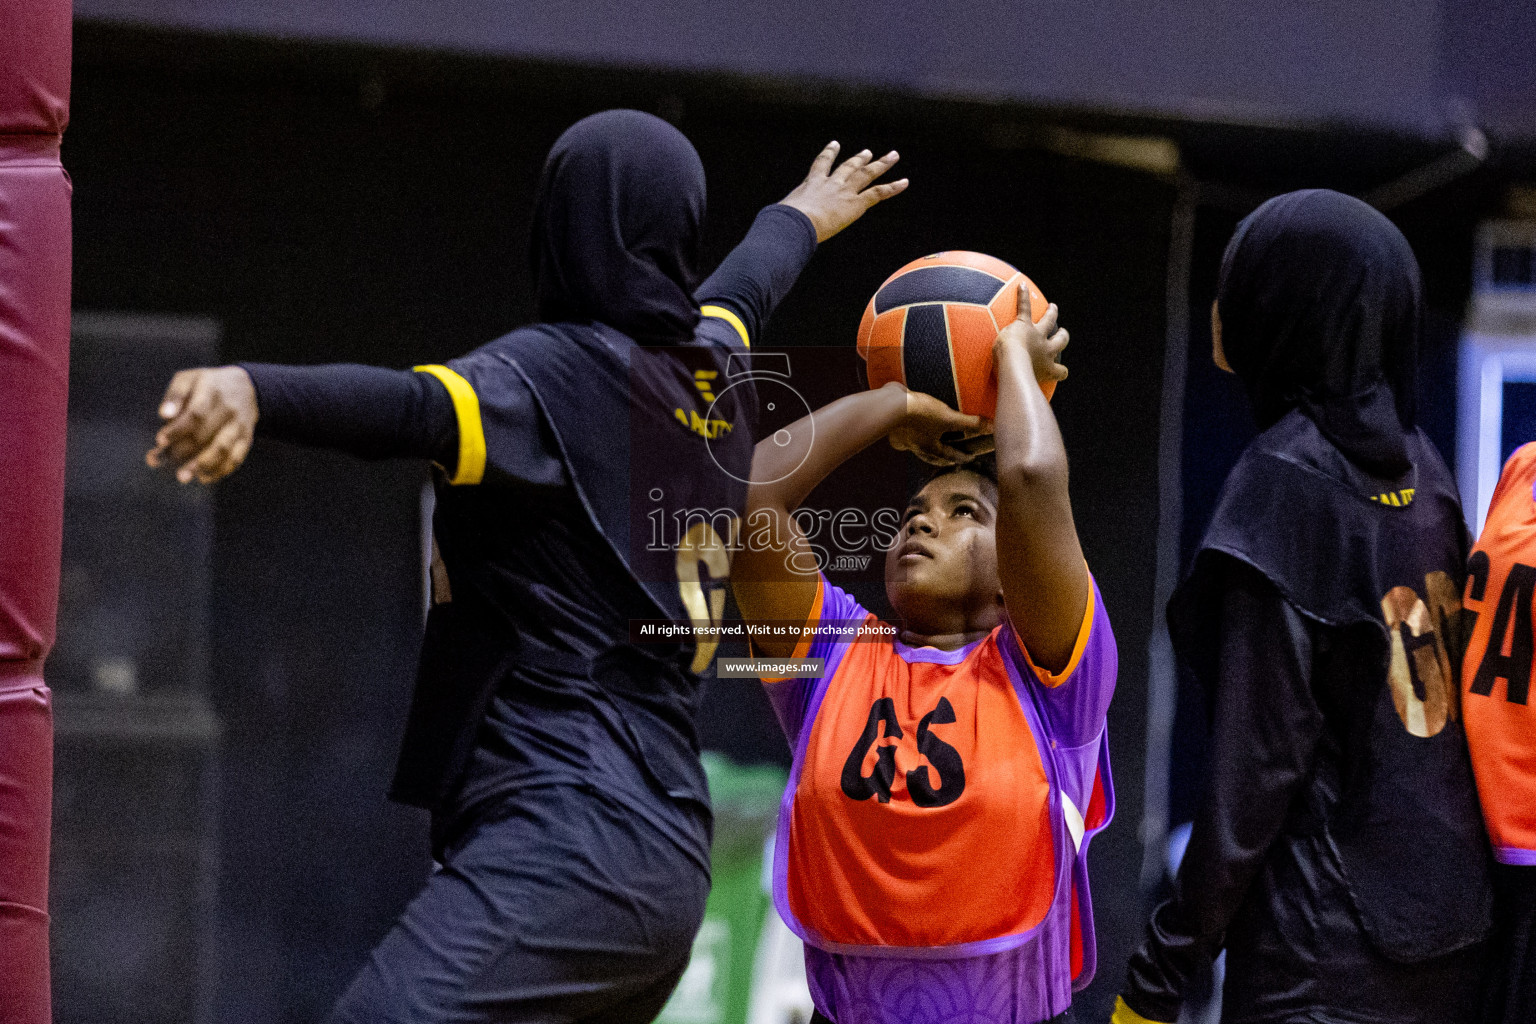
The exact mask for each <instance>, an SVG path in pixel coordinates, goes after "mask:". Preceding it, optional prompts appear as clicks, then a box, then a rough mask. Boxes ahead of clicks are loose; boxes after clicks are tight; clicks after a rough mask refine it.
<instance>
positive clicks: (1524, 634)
mask: <svg viewBox="0 0 1536 1024" xmlns="http://www.w3.org/2000/svg"><path fill="white" fill-rule="evenodd" d="M1488 572H1489V561H1488V553H1487V552H1486V551H1474V552H1472V557H1471V558H1470V559H1468V561H1467V600H1468V601H1477V602H1479V603H1482V602H1483V599H1484V598H1485V597H1487V590H1488ZM1533 597H1536V568H1533V567H1532V566H1529V565H1523V564H1521V563H1519V562H1516V563H1515V564H1514V565H1511V566H1510V567H1509V574H1508V575H1507V576H1505V578H1504V587H1503V589H1502V590H1501V591H1500V593H1499V597H1498V604H1497V605H1495V606H1494V613H1493V625H1492V627H1491V628H1490V629H1489V630H1488V642H1487V644H1485V645H1484V649H1483V656H1482V657H1481V658H1480V659H1478V665H1477V673H1476V674H1475V675H1474V676H1473V677H1472V682H1471V684H1470V685H1469V686H1468V687H1467V690H1468V692H1469V693H1472V694H1475V695H1477V696H1479V697H1491V696H1493V687H1494V684H1495V683H1497V682H1498V680H1500V679H1502V680H1504V696H1505V698H1506V699H1507V700H1509V701H1511V702H1512V703H1515V704H1524V703H1526V701H1527V700H1528V699H1529V698H1530V692H1531V660H1532V644H1533V637H1532V633H1531V602H1532V599H1533ZM1486 607H1487V606H1486V605H1484V608H1485V609H1486ZM1466 614H1467V617H1468V619H1469V622H1468V625H1467V635H1468V636H1471V635H1472V626H1473V625H1475V624H1476V622H1477V617H1478V613H1477V612H1475V611H1471V610H1469V611H1468V612H1467V613H1466ZM1511 623H1513V626H1514V630H1513V632H1512V633H1511V630H1510V626H1511ZM1506 640H1507V641H1508V642H1509V653H1508V654H1505V653H1504V644H1505V641H1506Z"/></svg>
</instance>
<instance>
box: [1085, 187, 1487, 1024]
mask: <svg viewBox="0 0 1536 1024" xmlns="http://www.w3.org/2000/svg"><path fill="white" fill-rule="evenodd" d="M1419 303H1420V299H1419V273H1418V265H1417V262H1416V261H1415V260H1414V257H1413V253H1412V251H1411V250H1410V249H1409V246H1408V243H1407V241H1406V240H1405V239H1404V238H1403V236H1402V235H1401V234H1400V233H1399V232H1398V230H1397V229H1396V228H1395V227H1394V226H1393V225H1392V224H1391V222H1389V221H1388V220H1387V219H1386V218H1385V217H1383V216H1382V215H1381V214H1380V213H1378V212H1377V211H1375V210H1373V209H1371V208H1370V207H1368V206H1366V205H1365V204H1364V203H1362V202H1360V201H1358V200H1355V199H1351V198H1349V197H1347V196H1343V195H1340V194H1338V193H1336V192H1328V191H1322V190H1315V191H1305V192H1293V193H1290V194H1288V195H1283V196H1280V197H1278V198H1275V199H1272V200H1270V201H1269V202H1267V203H1265V204H1264V205H1263V206H1261V207H1259V209H1258V210H1257V211H1255V212H1254V213H1253V214H1252V215H1250V216H1249V217H1248V218H1247V219H1246V220H1244V221H1243V222H1242V224H1241V225H1239V226H1238V229H1237V233H1236V234H1235V235H1234V236H1233V238H1232V241H1231V243H1230V244H1229V245H1228V247H1227V251H1226V256H1225V259H1224V260H1223V263H1222V269H1221V277H1220V281H1219V285H1218V289H1217V301H1216V305H1215V308H1214V310H1213V317H1212V319H1213V327H1214V331H1215V338H1216V352H1215V357H1216V362H1217V364H1218V365H1221V366H1222V367H1223V368H1224V369H1230V370H1232V371H1234V372H1235V373H1237V374H1238V376H1239V377H1240V378H1241V379H1242V382H1243V386H1244V388H1245V389H1246V390H1247V392H1248V395H1249V397H1250V399H1251V400H1252V405H1253V411H1254V415H1255V417H1256V418H1257V420H1258V423H1259V426H1260V428H1261V429H1262V430H1263V433H1261V434H1260V435H1259V437H1258V438H1257V439H1255V440H1254V442H1253V443H1252V444H1251V445H1249V447H1248V448H1247V450H1246V451H1244V453H1243V455H1242V457H1241V458H1240V459H1239V461H1238V464H1237V466H1236V467H1235V468H1234V469H1233V470H1232V473H1231V475H1230V476H1229V477H1228V478H1227V481H1226V484H1225V486H1224V487H1223V489H1222V494H1221V498H1220V500H1219V502H1218V504H1217V509H1216V513H1215V516H1214V518H1213V519H1212V522H1211V525H1210V527H1209V529H1208V530H1207V532H1206V535H1205V538H1204V540H1203V541H1202V543H1201V547H1200V551H1199V553H1198V554H1197V556H1196V558H1195V563H1194V568H1193V571H1192V572H1191V574H1190V576H1189V577H1188V578H1187V579H1186V580H1185V581H1184V582H1183V584H1182V585H1181V586H1180V587H1179V589H1178V591H1177V592H1176V593H1175V594H1174V596H1173V599H1172V601H1171V602H1170V603H1169V607H1168V622H1169V630H1170V633H1171V634H1172V637H1173V641H1174V646H1175V649H1176V650H1177V651H1178V653H1179V655H1180V657H1181V658H1182V659H1183V661H1184V662H1185V663H1186V664H1187V665H1188V667H1189V668H1190V669H1191V670H1192V672H1193V674H1194V675H1195V677H1196V678H1197V679H1198V680H1199V681H1200V682H1201V683H1202V684H1203V685H1204V687H1205V689H1206V692H1207V695H1208V698H1209V709H1210V713H1211V759H1210V765H1211V767H1210V779H1209V783H1208V790H1207V793H1206V796H1205V799H1204V802H1203V804H1202V806H1201V808H1200V811H1199V813H1198V814H1197V816H1196V818H1195V822H1194V827H1193V830H1192V833H1191V837H1190V841H1189V846H1188V849H1187V851H1186V853H1185V855H1184V859H1183V863H1182V865H1181V867H1180V870H1179V874H1178V877H1177V879H1176V881H1175V891H1174V894H1173V896H1172V897H1171V898H1169V899H1168V900H1166V901H1165V902H1164V903H1163V904H1162V905H1160V906H1159V907H1158V908H1157V909H1156V911H1154V913H1153V915H1152V920H1151V922H1150V924H1149V926H1148V930H1147V937H1146V941H1145V942H1144V943H1143V944H1142V947H1141V949H1140V950H1139V951H1138V952H1137V953H1136V954H1135V955H1134V956H1133V957H1132V959H1131V963H1130V967H1129V973H1128V979H1127V984H1126V988H1125V991H1124V994H1123V998H1122V1000H1121V1001H1120V1002H1119V1003H1118V1004H1117V1007H1116V1012H1115V1017H1114V1020H1115V1024H1141V1022H1143V1021H1160V1022H1171V1021H1174V1020H1175V1019H1176V1018H1177V1017H1178V1014H1179V1009H1180V1006H1181V1003H1182V1001H1183V996H1184V992H1185V988H1186V986H1187V984H1188V982H1189V980H1190V978H1191V977H1192V975H1193V974H1194V973H1195V972H1196V971H1197V970H1198V969H1200V968H1201V967H1203V966H1205V965H1208V964H1209V963H1210V962H1211V959H1212V958H1213V957H1214V956H1215V955H1216V953H1217V952H1219V951H1220V950H1221V949H1223V948H1225V950H1226V952H1227V968H1226V982H1225V988H1224V998H1223V1006H1222V1020H1223V1021H1226V1022H1237V1024H1246V1022H1259V1021H1265V1022H1278V1021H1303V1020H1304V1021H1310V1022H1349V1024H1355V1022H1363V1021H1370V1022H1372V1024H1418V1022H1423V1024H1430V1022H1434V1024H1457V1022H1461V1021H1470V1020H1472V1019H1474V1017H1475V1014H1476V1009H1477V991H1478V984H1479V980H1480V976H1481V970H1482V965H1481V963H1480V960H1481V950H1480V948H1479V947H1478V943H1480V942H1481V941H1482V939H1483V938H1484V936H1485V935H1486V934H1487V931H1488V927H1489V923H1490V920H1489V913H1490V908H1489V902H1490V897H1489V882H1488V861H1489V851H1488V846H1487V840H1486V838H1485V837H1484V834H1483V831H1482V828H1481V821H1480V818H1479V811H1478V805H1477V800H1476V794H1475V791H1474V789H1473V780H1472V774H1471V769H1470V765H1469V762H1468V757H1467V753H1466V741H1465V736H1464V734H1463V733H1462V730H1461V723H1460V722H1459V721H1458V715H1457V711H1456V708H1457V705H1458V700H1457V695H1458V690H1457V682H1456V678H1455V677H1456V672H1457V670H1458V667H1459V663H1460V654H1459V650H1460V644H1459V636H1458V633H1459V629H1460V625H1461V615H1460V594H1461V581H1462V573H1463V570H1462V567H1463V564H1464V560H1465V556H1466V551H1467V538H1466V531H1465V528H1464V526H1463V523H1462V516H1461V509H1460V505H1459V503H1458V501H1457V498H1456V492H1455V488H1454V486H1453V484H1452V481H1451V478H1450V475H1449V473H1448V472H1447V471H1446V468H1445V465H1444V463H1443V462H1442V461H1441V459H1440V456H1439V455H1438V454H1437V453H1436V452H1435V449H1434V447H1433V446H1432V445H1431V444H1430V443H1429V441H1428V439H1427V438H1425V436H1424V435H1423V433H1422V432H1420V431H1419V430H1417V429H1416V428H1415V427H1414V423H1413V413H1414V406H1413V390H1414V368H1415V362H1416V359H1417V352H1418V335H1419V320H1420V308H1419Z"/></svg>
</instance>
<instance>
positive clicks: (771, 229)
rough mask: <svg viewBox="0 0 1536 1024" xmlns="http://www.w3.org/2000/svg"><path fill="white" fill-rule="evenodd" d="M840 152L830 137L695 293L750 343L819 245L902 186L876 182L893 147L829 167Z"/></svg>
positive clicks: (890, 158) (903, 184)
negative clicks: (805, 171) (725, 314)
mask: <svg viewBox="0 0 1536 1024" xmlns="http://www.w3.org/2000/svg"><path fill="white" fill-rule="evenodd" d="M837 152H838V144H837V143H836V142H832V143H828V144H827V147H826V148H825V149H823V150H822V151H821V153H820V154H819V155H818V156H817V157H816V160H815V162H814V163H813V164H812V165H811V170H810V173H808V174H807V175H806V177H805V180H804V181H802V182H801V183H800V184H799V185H797V186H795V189H794V191H792V192H790V194H789V195H787V196H785V197H784V199H783V200H782V201H780V202H778V203H775V204H773V205H772V206H767V207H764V208H763V210H762V212H761V213H759V214H758V215H757V220H756V221H754V222H753V224H752V229H751V230H750V231H749V232H747V237H746V238H744V239H743V240H742V241H741V244H739V245H738V246H736V248H735V249H733V250H731V253H730V255H728V256H727V257H726V258H725V260H724V261H723V262H722V263H721V264H720V266H719V268H718V269H716V270H715V272H714V273H713V274H711V275H710V276H709V279H708V280H707V281H705V282H704V283H703V284H702V285H700V286H699V289H698V290H697V291H696V292H695V293H694V298H695V300H696V301H697V302H698V303H699V304H700V305H701V306H704V307H706V308H705V312H706V313H709V312H711V310H710V309H709V308H708V307H711V306H715V307H724V309H725V311H726V312H728V313H729V314H730V316H729V317H725V318H724V319H727V320H729V319H731V318H732V317H734V318H735V321H736V322H735V324H733V326H736V328H737V330H738V331H739V332H741V333H742V341H743V342H745V343H746V344H748V345H750V344H752V343H753V342H755V341H756V340H757V338H758V336H759V334H760V332H761V331H762V328H763V325H764V324H765V323H767V321H768V317H769V316H770V315H771V314H772V313H773V311H774V309H775V308H776V307H777V306H778V304H779V303H780V302H781V301H783V299H784V296H785V295H787V294H789V290H790V288H791V287H793V286H794V283H795V279H796V278H797V277H799V276H800V271H801V270H803V269H804V268H805V264H806V263H807V262H808V261H809V260H810V258H811V255H812V254H813V253H814V252H815V251H816V246H817V244H819V243H821V242H824V241H826V240H827V239H828V238H831V237H832V236H833V235H835V234H837V233H838V232H839V231H841V230H843V229H844V228H846V227H847V226H848V225H850V224H852V223H853V222H854V221H856V220H858V219H859V218H860V217H862V216H863V215H864V212H865V211H866V210H868V209H869V208H870V207H872V206H874V205H875V204H876V203H879V202H881V201H882V200H885V199H889V198H890V197H891V196H894V195H896V194H897V193H899V192H901V191H902V190H904V189H905V188H906V187H907V182H906V179H905V178H903V179H902V180H900V181H893V182H890V183H888V184H883V185H875V184H873V183H874V181H875V180H876V179H878V178H879V177H880V176H881V175H883V174H884V173H885V172H886V171H888V170H890V169H891V168H892V167H893V166H895V164H896V161H897V160H898V159H900V158H899V157H898V156H897V154H896V153H895V151H892V152H890V153H887V154H886V155H885V156H883V157H881V158H880V159H879V160H872V159H871V154H870V152H869V150H864V151H863V152H861V153H858V154H855V155H854V156H852V157H850V158H849V159H847V160H845V161H843V163H842V164H841V165H840V166H838V167H837V168H835V169H834V168H833V161H834V160H836V158H837ZM716 315H718V314H716Z"/></svg>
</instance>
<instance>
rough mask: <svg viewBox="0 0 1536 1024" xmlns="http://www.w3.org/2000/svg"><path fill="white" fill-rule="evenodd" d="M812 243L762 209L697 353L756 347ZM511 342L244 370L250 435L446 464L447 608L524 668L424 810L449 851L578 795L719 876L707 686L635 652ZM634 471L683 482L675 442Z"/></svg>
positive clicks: (617, 567)
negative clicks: (527, 798) (510, 363)
mask: <svg viewBox="0 0 1536 1024" xmlns="http://www.w3.org/2000/svg"><path fill="white" fill-rule="evenodd" d="M815 246H816V237H815V231H814V229H813V228H812V226H811V223H810V221H809V220H808V219H807V218H806V217H805V216H804V215H803V214H801V213H800V212H799V211H796V210H793V209H791V208H789V207H785V206H770V207H768V208H766V209H765V210H763V211H762V212H761V213H760V214H759V215H758V217H757V220H756V221H755V223H754V224H753V226H752V229H751V231H750V232H749V233H748V235H747V237H746V239H745V240H744V241H743V242H742V243H741V244H740V245H738V246H737V247H736V249H735V250H733V251H732V252H731V254H730V255H729V256H728V257H727V258H726V260H725V261H724V262H723V263H722V264H721V266H720V268H719V269H718V270H717V271H716V272H715V274H714V275H712V276H711V277H710V278H709V279H708V280H707V281H705V283H704V284H703V286H702V287H700V288H699V289H698V290H697V292H696V293H695V297H696V299H697V301H698V302H699V303H700V305H701V306H703V307H704V308H703V313H704V315H705V321H704V323H702V324H701V325H700V327H699V333H698V336H697V337H698V339H702V340H701V341H699V343H700V344H703V345H706V346H709V345H713V346H715V347H716V348H724V347H726V344H727V343H729V346H734V347H735V348H736V349H739V348H740V347H741V345H742V343H743V342H747V341H748V340H749V339H750V341H751V342H756V341H757V338H758V334H759V332H760V331H761V330H762V327H763V325H764V323H765V322H766V320H767V318H768V315H769V314H770V313H771V312H772V310H773V308H774V307H775V306H776V305H777V304H778V302H779V301H780V299H782V298H783V296H784V294H785V293H786V292H787V291H788V289H789V287H790V286H791V285H792V284H793V282H794V280H795V278H796V277H797V275H798V274H799V272H800V270H801V269H802V268H803V266H804V265H805V263H806V262H807V260H808V259H809V258H810V256H811V254H812V253H813V252H814V250H815ZM498 344H499V343H496V342H493V343H492V344H491V345H489V346H486V347H485V348H484V349H481V350H477V351H476V352H475V353H471V354H470V355H468V356H465V357H463V358H462V359H458V360H454V361H452V366H451V367H426V368H423V370H425V371H426V372H411V371H406V370H383V369H378V368H374V367H366V366H353V365H340V366H313V367H292V366H271V365H262V364H250V365H247V366H246V370H247V371H248V372H249V373H250V375H251V378H252V380H253V382H254V383H255V386H256V392H257V402H258V408H259V412H260V418H259V420H258V423H257V432H258V433H259V434H261V435H262V436H265V437H273V438H279V439H282V440H285V441H289V442H296V443H300V444H307V445H317V446H324V447H329V448H335V449H339V450H342V451H345V452H349V453H351V454H354V455H357V456H361V457H364V458H384V457H415V458H422V459H430V460H432V461H434V462H436V463H437V464H438V465H439V466H440V467H442V469H443V471H444V472H443V474H442V477H443V481H442V483H441V486H440V487H439V501H438V507H437V512H436V516H435V520H434V530H435V533H436V537H437V541H438V545H439V547H440V549H441V552H442V558H443V561H444V563H445V565H446V567H447V571H448V576H449V579H450V581H451V583H452V590H453V594H452V597H453V603H454V607H456V608H458V609H460V610H461V612H462V613H463V614H468V613H469V612H470V610H471V609H475V610H487V611H485V612H484V613H483V614H487V615H489V617H490V620H491V621H492V622H493V623H495V625H493V626H492V627H491V631H492V632H493V633H494V634H495V635H497V636H501V635H506V636H508V637H510V638H513V640H512V641H510V642H515V644H516V656H515V658H514V659H513V661H512V663H511V664H510V666H508V667H507V668H506V669H505V675H504V676H503V677H502V678H501V679H500V681H499V682H498V683H496V685H495V688H494V692H492V693H491V694H490V696H489V699H488V704H487V705H486V707H485V710H484V718H483V722H482V724H481V725H480V726H479V727H478V729H477V730H476V731H475V732H474V733H473V736H474V740H473V743H474V746H473V750H472V751H470V752H469V754H468V756H467V762H466V763H465V765H464V767H463V769H462V771H461V772H459V773H458V774H457V775H456V776H455V781H454V782H453V783H452V787H451V790H450V791H449V792H448V793H447V794H446V795H444V796H441V797H433V798H431V799H433V801H434V804H433V809H434V818H433V831H434V846H435V848H436V849H438V850H439V851H441V850H443V849H444V848H445V847H447V846H451V844H452V842H453V841H454V838H455V837H456V836H457V835H460V834H462V833H463V831H464V829H465V828H466V827H467V826H468V825H470V824H471V823H472V822H473V821H475V820H478V819H479V816H480V815H481V814H482V813H489V811H490V809H491V808H493V807H494V806H499V803H498V802H499V801H500V800H502V799H503V798H505V797H506V795H507V794H509V793H512V792H516V791H517V790H518V789H520V788H523V787H527V786H533V785H550V784H560V785H579V786H585V787H592V788H594V789H595V790H600V791H602V792H605V793H612V794H618V795H620V796H621V798H622V800H623V801H624V802H625V803H626V806H628V807H629V808H630V811H631V812H632V815H633V817H634V818H636V819H638V820H642V821H644V822H646V823H647V824H648V825H649V826H652V827H655V828H657V829H660V830H662V831H664V832H665V833H666V834H668V835H670V836H672V837H673V838H674V840H675V841H676V842H677V844H678V847H679V848H680V849H681V850H683V851H684V852H685V853H686V855H687V856H689V857H691V858H692V859H693V860H694V861H695V862H697V863H698V864H699V865H700V866H703V865H707V858H708V842H709V840H708V829H707V826H706V825H705V824H704V822H706V821H707V811H705V810H704V808H705V807H706V806H707V793H706V792H705V789H704V783H703V776H702V770H701V769H700V766H699V763H698V740H697V735H696V730H695V725H694V721H693V715H694V710H695V708H696V705H697V697H698V694H697V686H698V679H697V676H696V674H689V673H686V672H652V671H651V669H652V668H653V667H654V661H653V660H651V659H654V658H655V657H657V656H656V655H654V653H652V652H643V651H636V650H633V649H632V646H633V645H632V643H631V641H630V637H629V624H630V622H631V621H632V620H635V619H645V618H651V617H654V615H655V611H654V605H653V604H652V603H650V601H649V600H648V598H647V595H646V593H645V591H644V590H643V589H642V584H641V583H640V582H638V581H637V580H636V578H635V577H634V576H633V575H632V574H631V573H630V572H629V570H628V569H627V568H626V566H625V564H624V562H623V561H622V560H621V558H620V556H619V554H617V553H616V551H615V549H614V548H613V546H612V545H611V544H610V542H609V540H608V539H607V538H606V537H605V536H604V535H603V534H602V533H601V532H600V531H599V529H598V527H597V526H596V525H594V522H593V520H592V518H591V516H590V515H589V513H588V511H587V509H586V508H585V506H584V505H583V503H582V500H581V497H580V495H579V494H578V492H577V489H576V488H575V487H574V486H573V484H572V482H571V479H570V477H571V473H572V472H573V470H572V469H571V464H568V463H567V462H566V461H565V459H564V458H563V457H562V453H561V451H560V447H559V442H558V441H557V439H556V437H555V435H554V433H553V429H552V426H551V423H550V422H549V421H548V420H547V419H546V416H545V414H544V413H543V412H541V407H540V405H539V402H540V400H541V398H540V396H537V395H535V393H534V391H533V390H532V388H531V387H530V386H529V385H528V383H527V382H526V381H525V379H524V377H523V376H521V375H520V374H519V373H518V372H515V371H513V370H511V369H509V368H508V367H507V366H506V364H505V363H503V362H501V361H500V351H501V350H500V349H499V348H498ZM721 362H722V363H723V362H724V357H723V356H722V357H721ZM453 387H459V388H461V389H468V390H469V391H470V396H469V397H470V402H469V403H466V402H465V401H464V399H465V396H464V395H463V394H461V395H459V398H458V400H457V401H456V400H455V397H454V395H453V394H452V393H451V391H450V389H451V388H453ZM476 395H478V399H476V397H475V396H476ZM466 404H473V405H475V407H476V412H475V416H476V418H477V420H476V427H475V429H474V431H473V433H472V435H471V436H472V437H473V440H474V441H475V442H478V444H479V448H478V450H476V449H475V445H474V444H471V445H469V446H467V447H466V446H465V444H464V438H462V437H461V436H460V430H459V423H460V422H461V421H460V419H459V416H460V414H461V412H462V410H461V409H460V408H459V407H460V406H463V405H466ZM456 410H458V411H456ZM669 422H670V419H669ZM678 430H679V432H680V433H685V432H686V428H685V427H679V428H678ZM467 433H468V432H467ZM687 436H690V437H691V436H693V435H691V434H689V435H687ZM603 440H604V439H603V438H598V437H586V438H584V439H583V440H582V442H581V443H585V444H596V443H602V441H603ZM634 458H635V459H636V466H635V468H636V470H637V471H646V463H645V462H644V461H643V460H645V459H670V460H671V463H670V464H667V465H664V466H663V467H661V468H658V469H657V470H656V473H655V475H656V476H657V477H658V478H665V477H666V475H667V473H676V472H680V471H683V470H685V469H686V460H683V462H681V463H680V462H679V460H678V458H677V457H676V456H675V455H674V454H673V453H670V452H668V451H666V450H663V449H659V450H650V449H644V450H637V451H636V452H635V453H634ZM680 466H681V467H682V468H681V469H680V468H679V467H680ZM450 485H458V486H450ZM476 614H477V615H479V614H482V612H480V611H476ZM440 621H443V620H440ZM430 629H431V626H430V625H429V631H430ZM669 656H670V655H669ZM683 663H684V664H686V663H687V661H686V658H685V659H684V662H683ZM424 672H425V667H424ZM648 673H650V674H648ZM449 738H450V739H451V738H452V737H451V736H450V737H449ZM626 820H628V819H626Z"/></svg>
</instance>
